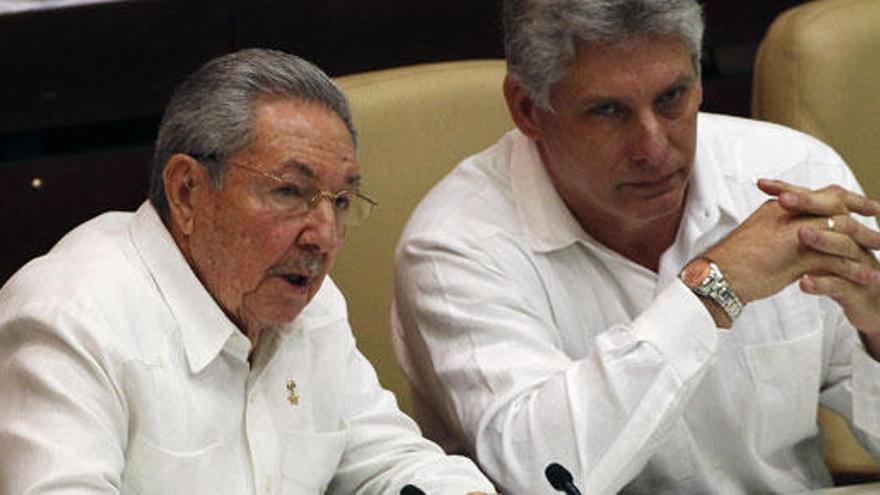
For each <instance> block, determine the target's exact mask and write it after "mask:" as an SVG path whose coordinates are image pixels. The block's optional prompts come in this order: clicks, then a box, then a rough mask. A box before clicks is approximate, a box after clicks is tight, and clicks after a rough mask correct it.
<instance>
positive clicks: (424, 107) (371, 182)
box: [331, 60, 513, 412]
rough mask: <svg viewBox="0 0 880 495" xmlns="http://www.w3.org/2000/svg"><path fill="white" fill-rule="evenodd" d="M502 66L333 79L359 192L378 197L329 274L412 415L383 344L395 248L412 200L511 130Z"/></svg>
mask: <svg viewBox="0 0 880 495" xmlns="http://www.w3.org/2000/svg"><path fill="white" fill-rule="evenodd" d="M504 74H505V66H504V62H503V61H501V60H474V61H463V62H446V63H437V64H426V65H417V66H412V67H402V68H397V69H389V70H383V71H376V72H369V73H363V74H356V75H351V76H344V77H340V78H338V79H337V82H338V83H339V85H340V86H341V87H342V90H343V91H344V92H345V94H346V95H347V96H348V98H349V100H350V102H351V106H352V113H353V117H354V123H355V126H356V127H357V129H358V132H359V134H360V151H359V160H360V163H361V173H362V174H363V176H364V185H363V190H364V191H365V192H368V193H369V194H371V195H372V196H374V197H375V198H376V200H378V201H379V203H380V205H379V208H378V210H377V211H376V212H375V213H374V216H373V218H372V219H371V220H370V222H369V223H368V224H367V225H365V226H363V227H357V228H352V229H349V231H348V233H347V237H346V240H345V244H344V245H343V248H342V250H341V252H340V254H339V258H338V260H337V262H336V266H335V267H334V269H333V272H332V274H331V276H332V277H333V278H334V280H335V281H336V282H337V284H338V285H339V286H340V288H341V289H342V292H343V293H344V294H345V296H346V299H347V300H348V309H349V313H350V315H351V322H352V328H353V329H354V332H355V336H356V337H357V339H358V345H359V347H360V349H361V350H362V351H363V352H364V354H366V356H367V357H368V358H369V359H370V361H371V362H372V363H373V365H374V366H375V367H376V370H377V372H378V374H379V379H380V381H381V382H382V384H383V385H384V386H385V387H386V388H388V389H390V390H391V391H393V392H394V393H396V394H397V397H398V401H399V402H400V404H401V407H402V408H403V409H404V410H405V411H407V412H411V411H412V409H411V404H410V400H409V385H408V383H407V381H406V378H405V377H404V375H403V373H402V372H401V371H400V369H399V367H398V365H397V360H396V359H395V357H394V353H393V351H392V348H391V330H390V326H389V320H390V307H391V299H392V295H393V293H394V292H393V283H394V247H395V245H396V243H397V240H398V238H399V236H400V232H401V230H402V229H403V226H404V224H405V223H406V221H407V219H408V218H409V215H410V213H411V212H412V210H413V209H414V208H415V206H416V204H417V203H418V202H419V200H420V199H421V198H422V197H423V196H424V195H425V193H427V192H428V190H429V189H430V188H431V186H433V185H434V184H435V183H436V182H437V181H439V180H440V179H441V178H442V177H443V176H444V175H446V173H447V172H449V170H451V169H452V168H453V167H454V166H455V165H456V164H457V163H458V162H459V161H460V160H461V159H463V158H465V157H466V156H469V155H471V154H474V153H476V152H478V151H481V150H482V149H484V148H486V147H488V146H489V145H491V144H492V143H494V142H495V141H497V140H498V139H499V138H500V137H501V135H502V134H504V132H506V131H507V130H509V129H512V128H513V123H512V121H511V120H510V117H509V116H508V113H507V107H506V106H505V103H504V97H503V94H502V90H501V84H502V81H503V78H504Z"/></svg>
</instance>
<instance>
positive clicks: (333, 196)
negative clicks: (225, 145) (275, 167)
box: [193, 156, 379, 227]
mask: <svg viewBox="0 0 880 495" xmlns="http://www.w3.org/2000/svg"><path fill="white" fill-rule="evenodd" d="M193 158H195V159H196V160H198V161H201V162H205V161H211V162H214V163H222V164H225V165H228V166H231V167H235V168H237V169H239V170H243V171H245V172H250V173H252V174H255V175H259V176H262V177H265V178H268V179H271V180H272V181H273V183H274V184H273V186H272V187H271V188H268V189H264V190H261V191H260V193H259V196H260V201H261V203H262V204H263V205H265V206H266V207H267V208H269V209H271V210H273V211H277V212H278V213H281V214H284V215H289V216H298V215H301V214H303V213H305V212H307V211H308V210H313V209H315V208H316V207H317V206H318V203H319V202H320V201H321V199H324V198H326V199H327V200H328V201H330V204H332V205H333V212H334V213H335V214H336V221H337V222H339V223H340V224H342V225H345V226H349V227H350V226H356V225H363V224H364V223H366V222H367V220H369V219H370V217H371V216H372V214H373V209H374V208H375V207H376V206H378V204H379V203H377V202H376V201H375V200H373V199H372V198H370V197H369V196H367V195H366V194H364V193H362V192H360V191H348V190H344V191H339V192H335V193H334V192H331V191H324V190H321V189H318V188H316V187H314V185H313V184H305V185H304V184H303V183H302V180H300V181H297V180H294V179H293V178H292V177H285V176H280V175H277V174H273V173H269V172H263V171H262V170H257V169H255V168H252V167H248V166H246V165H242V164H240V163H233V162H228V161H227V162H219V161H217V160H212V159H210V158H202V157H196V156H193Z"/></svg>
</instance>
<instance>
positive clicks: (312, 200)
mask: <svg viewBox="0 0 880 495" xmlns="http://www.w3.org/2000/svg"><path fill="white" fill-rule="evenodd" d="M188 155H189V156H190V157H192V158H193V159H194V160H196V161H198V162H200V163H204V162H213V163H217V164H220V165H225V166H231V167H235V168H238V169H241V170H245V171H247V172H250V173H252V174H256V175H260V176H262V177H265V178H267V179H272V180H274V181H275V182H277V183H280V184H284V183H285V180H284V179H283V178H281V177H279V176H278V175H276V174H273V173H271V172H264V171H262V170H258V169H255V168H253V167H250V166H248V165H242V164H241V163H235V162H232V161H229V160H219V159H217V158H214V157H212V156H210V155H202V154H198V153H196V154H188ZM346 195H354V196H355V197H357V198H360V199H362V200H364V201H366V202H367V204H369V205H370V208H369V212H368V214H367V216H366V218H364V219H363V221H361V222H357V223H346V222H340V223H341V224H342V225H345V226H348V227H356V226H359V225H364V224H366V223H367V222H368V221H369V220H370V218H372V217H373V210H374V209H375V208H376V207H377V206H379V202H378V201H376V200H374V199H373V198H371V197H369V196H367V195H366V194H365V193H362V192H360V191H355V190H352V189H343V190H341V191H339V192H332V191H327V190H324V189H317V188H316V189H315V193H314V194H312V195H311V196H310V197H309V198H307V199H306V198H305V196H303V199H306V202H305V205H306V210H303V211H302V212H298V213H305V212H306V211H308V210H314V209H315V208H317V207H318V202H319V201H320V200H321V199H322V198H326V199H327V200H329V201H330V205H331V206H332V207H333V213H334V215H335V216H336V219H337V220H338V219H339V210H338V209H337V207H336V199H338V198H340V197H345V196H346ZM345 218H349V217H347V216H346V217H345Z"/></svg>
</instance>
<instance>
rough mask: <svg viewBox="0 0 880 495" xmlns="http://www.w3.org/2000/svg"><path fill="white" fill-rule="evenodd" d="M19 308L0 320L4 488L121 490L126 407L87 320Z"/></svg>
mask: <svg viewBox="0 0 880 495" xmlns="http://www.w3.org/2000/svg"><path fill="white" fill-rule="evenodd" d="M18 314H19V316H17V317H15V318H14V319H11V320H7V321H2V322H0V377H2V378H0V397H2V400H0V459H2V461H0V494H2V495H7V494H8V495H18V494H22V493H28V494H41V493H52V494H63V493H76V494H84V493H88V494H111V493H119V486H120V476H121V473H122V470H123V468H124V463H125V461H124V449H125V438H126V431H127V430H126V427H125V425H126V421H125V416H126V412H125V408H124V406H123V402H122V401H121V400H120V396H119V395H118V394H117V393H116V392H115V390H117V389H116V387H115V386H114V384H113V383H112V380H111V378H110V377H109V376H108V374H107V373H106V372H105V368H104V367H103V365H102V361H103V359H102V357H101V354H100V351H98V349H97V346H96V345H95V342H94V341H90V339H89V338H88V332H87V331H86V325H85V324H84V323H83V322H84V321H86V320H85V319H84V318H77V317H75V316H72V315H70V314H66V315H53V316H45V315H47V314H48V315H52V313H51V310H50V309H48V308H47V309H46V310H45V311H40V310H39V309H37V310H35V311H30V312H29V311H21V312H18ZM28 314H31V315H40V316H27V315H28Z"/></svg>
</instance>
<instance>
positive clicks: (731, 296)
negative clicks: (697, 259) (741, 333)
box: [691, 260, 743, 323]
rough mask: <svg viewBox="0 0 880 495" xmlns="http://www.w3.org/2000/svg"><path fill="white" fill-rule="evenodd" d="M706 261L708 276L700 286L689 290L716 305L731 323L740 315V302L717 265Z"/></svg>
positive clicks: (741, 307) (741, 306) (741, 305)
mask: <svg viewBox="0 0 880 495" xmlns="http://www.w3.org/2000/svg"><path fill="white" fill-rule="evenodd" d="M707 261H708V262H709V275H708V276H706V278H704V279H703V281H702V282H700V285H698V286H696V287H693V288H692V289H691V290H693V291H694V292H695V293H696V294H698V295H701V296H704V297H708V298H709V299H711V300H712V301H714V302H715V303H716V304H718V306H719V307H721V309H722V310H723V311H724V312H725V313H726V314H727V317H728V318H730V322H731V323H733V322H734V320H736V319H737V317H739V315H740V313H742V310H743V303H742V300H741V299H740V298H739V296H738V295H737V294H736V291H734V290H733V288H732V287H731V286H730V284H728V283H727V279H725V278H724V274H723V273H721V270H720V269H719V268H718V265H716V264H715V262H714V261H712V260H707Z"/></svg>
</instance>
